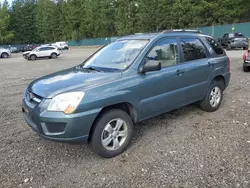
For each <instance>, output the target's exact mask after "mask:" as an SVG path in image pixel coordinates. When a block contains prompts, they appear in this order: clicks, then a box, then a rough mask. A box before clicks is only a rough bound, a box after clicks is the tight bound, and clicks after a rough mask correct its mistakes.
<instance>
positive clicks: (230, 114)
mask: <svg viewBox="0 0 250 188" xmlns="http://www.w3.org/2000/svg"><path fill="white" fill-rule="evenodd" d="M95 50H96V49H94V48H92V49H72V50H70V51H67V52H64V53H63V54H62V55H61V57H59V58H58V59H55V60H50V59H46V60H38V61H34V62H32V61H27V60H24V59H23V58H22V57H21V54H14V55H13V56H12V57H11V58H9V59H0V80H1V81H0V99H1V102H0V121H1V124H0V128H1V131H0V187H4V188H6V187H11V188H15V187H28V188H29V187H32V188H40V187H41V188H48V187H65V188H68V187H79V188H80V187H115V188H119V187H121V188H123V187H168V188H173V187H178V188H189V187H190V188H194V187H202V188H205V187H213V188H214V187H220V188H221V187H223V188H226V187H233V188H234V187H250V159H249V155H250V151H249V149H250V129H249V126H250V121H249V114H250V112H249V106H250V95H248V93H250V87H249V85H250V76H249V73H244V72H243V71H242V62H241V57H242V54H243V51H230V52H228V55H229V56H230V57H231V72H232V77H231V82H230V85H229V87H228V89H227V90H226V91H225V95H224V100H223V103H222V105H221V108H220V109H219V110H218V111H217V112H214V113H207V112H203V111H202V110H200V109H199V108H197V107H196V106H195V105H190V106H188V107H183V108H180V109H178V110H175V111H172V112H170V113H167V114H163V115H161V116H158V117H156V118H152V119H149V120H146V121H143V122H141V123H139V124H137V125H136V132H135V136H134V139H133V141H132V143H131V145H130V146H129V148H128V149H127V150H126V152H125V153H124V154H122V155H120V156H118V157H115V158H113V159H103V158H100V157H99V156H97V155H95V154H94V153H93V152H92V151H91V150H90V148H89V146H88V145H87V144H83V145H73V144H65V143H57V142H52V141H48V140H44V139H42V138H40V137H38V136H37V135H36V134H35V133H33V132H32V131H31V130H30V128H29V127H28V126H27V125H26V123H25V121H24V118H23V115H22V113H21V98H22V93H23V91H24V89H25V87H26V86H27V85H28V84H29V83H30V82H31V81H32V80H33V79H35V78H38V77H40V76H42V75H45V74H48V73H51V72H54V71H58V70H61V69H65V68H68V67H71V66H73V65H76V64H79V63H80V62H81V61H82V60H83V59H85V58H86V57H87V56H88V55H90V54H91V53H92V52H94V51H95Z"/></svg>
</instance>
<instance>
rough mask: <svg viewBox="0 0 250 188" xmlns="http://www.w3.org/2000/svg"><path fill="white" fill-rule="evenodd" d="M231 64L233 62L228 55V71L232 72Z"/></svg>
mask: <svg viewBox="0 0 250 188" xmlns="http://www.w3.org/2000/svg"><path fill="white" fill-rule="evenodd" d="M230 64H231V60H230V58H229V57H228V72H230Z"/></svg>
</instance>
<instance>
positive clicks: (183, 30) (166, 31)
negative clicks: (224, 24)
mask: <svg viewBox="0 0 250 188" xmlns="http://www.w3.org/2000/svg"><path fill="white" fill-rule="evenodd" d="M171 32H189V33H202V32H201V31H200V30H194V29H170V30H164V31H163V33H171Z"/></svg>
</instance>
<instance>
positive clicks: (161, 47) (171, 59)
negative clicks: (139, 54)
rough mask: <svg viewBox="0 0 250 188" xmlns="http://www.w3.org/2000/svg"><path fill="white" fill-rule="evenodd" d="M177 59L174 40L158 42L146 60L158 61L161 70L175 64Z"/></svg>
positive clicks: (175, 41)
mask: <svg viewBox="0 0 250 188" xmlns="http://www.w3.org/2000/svg"><path fill="white" fill-rule="evenodd" d="M177 57H178V48H177V40H176V39H162V40H160V41H158V42H157V43H156V44H155V46H154V47H153V48H152V49H151V51H150V52H149V53H148V55H147V59H148V60H156V61H160V62H161V66H162V68H164V67H168V66H171V65H174V64H176V63H177V62H176V59H177Z"/></svg>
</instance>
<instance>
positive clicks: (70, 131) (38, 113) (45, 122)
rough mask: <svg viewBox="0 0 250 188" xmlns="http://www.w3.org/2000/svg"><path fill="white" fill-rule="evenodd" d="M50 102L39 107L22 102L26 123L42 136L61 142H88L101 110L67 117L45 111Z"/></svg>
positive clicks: (59, 113)
mask: <svg viewBox="0 0 250 188" xmlns="http://www.w3.org/2000/svg"><path fill="white" fill-rule="evenodd" d="M48 103H49V101H45V100H43V101H42V102H41V103H40V104H38V105H37V106H34V104H32V103H30V102H29V101H27V100H26V99H25V98H24V99H23V100H22V112H23V114H24V118H25V121H26V123H27V124H28V125H29V126H30V128H31V129H32V130H33V131H35V132H37V133H38V134H39V135H40V136H42V137H44V138H47V139H50V140H55V141H61V142H87V141H88V137H89V133H90V130H91V127H92V125H93V123H94V120H95V118H96V116H97V114H98V113H99V112H100V110H101V109H95V110H90V111H86V112H81V113H77V114H70V115H66V114H64V113H63V112H49V111H47V110H45V107H47V105H48Z"/></svg>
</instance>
